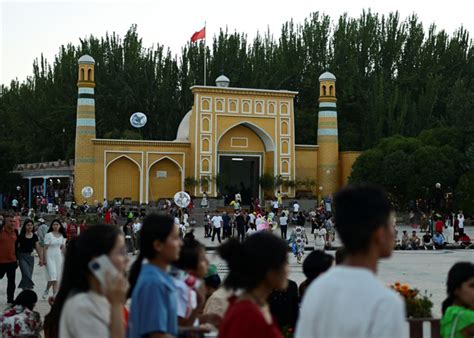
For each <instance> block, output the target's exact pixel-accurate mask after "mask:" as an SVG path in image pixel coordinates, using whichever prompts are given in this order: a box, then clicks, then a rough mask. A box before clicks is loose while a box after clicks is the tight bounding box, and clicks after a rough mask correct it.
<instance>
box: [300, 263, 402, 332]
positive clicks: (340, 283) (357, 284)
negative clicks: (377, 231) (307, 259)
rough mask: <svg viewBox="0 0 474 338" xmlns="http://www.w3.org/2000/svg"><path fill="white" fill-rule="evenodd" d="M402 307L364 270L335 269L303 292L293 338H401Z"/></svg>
mask: <svg viewBox="0 0 474 338" xmlns="http://www.w3.org/2000/svg"><path fill="white" fill-rule="evenodd" d="M407 333H408V329H407V324H406V322H405V305H404V303H403V301H402V299H401V297H400V296H399V295H397V294H396V293H395V292H394V291H392V290H390V289H389V288H388V287H386V286H385V285H384V284H382V283H381V282H380V281H379V280H378V279H377V278H376V277H375V275H374V274H373V273H372V272H371V271H369V270H367V269H364V268H354V267H348V266H337V267H335V268H332V269H331V270H329V271H328V272H326V273H324V274H323V275H322V276H320V277H319V278H317V279H316V280H315V281H314V282H313V283H311V285H310V286H309V288H308V290H307V291H306V293H305V295H304V298H303V303H302V307H301V311H300V317H299V320H298V324H297V326H296V335H295V337H296V338H320V337H321V338H336V337H337V338H345V337H347V338H349V337H350V338H359V337H360V338H381V337H384V338H389V337H390V338H391V337H393V338H405V337H408V335H407Z"/></svg>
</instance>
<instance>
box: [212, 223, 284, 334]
mask: <svg viewBox="0 0 474 338" xmlns="http://www.w3.org/2000/svg"><path fill="white" fill-rule="evenodd" d="M262 248H264V249H263V250H262ZM218 252H219V255H220V256H221V257H222V258H223V259H224V260H225V261H226V262H227V264H228V267H229V274H228V275H227V278H226V279H225V281H224V285H225V286H226V287H228V288H230V289H234V290H237V289H240V290H243V293H242V295H241V296H239V297H238V298H237V297H232V298H231V299H230V306H229V308H228V309H227V311H226V313H225V315H224V319H223V321H222V323H221V325H220V327H219V337H220V338H234V337H235V338H241V337H246V338H261V337H266V338H280V337H282V335H281V332H280V330H279V328H278V324H277V323H276V321H275V320H274V318H273V317H272V315H271V313H270V308H269V305H268V301H267V299H268V297H269V295H270V293H271V292H272V291H273V290H284V289H285V288H286V287H287V284H288V280H287V277H288V245H287V244H286V242H285V241H284V240H282V239H281V238H278V237H276V236H275V235H272V234H270V233H266V232H259V233H256V234H254V235H252V236H250V237H249V238H248V239H247V240H246V241H245V242H243V243H239V241H238V240H236V239H233V238H231V239H229V240H228V241H227V242H226V243H224V244H223V245H222V246H220V247H219V249H218Z"/></svg>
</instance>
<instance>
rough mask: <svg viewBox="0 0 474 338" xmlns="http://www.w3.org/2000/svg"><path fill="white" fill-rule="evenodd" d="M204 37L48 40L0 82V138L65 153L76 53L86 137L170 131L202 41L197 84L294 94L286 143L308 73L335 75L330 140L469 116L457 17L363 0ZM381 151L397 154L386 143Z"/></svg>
mask: <svg viewBox="0 0 474 338" xmlns="http://www.w3.org/2000/svg"><path fill="white" fill-rule="evenodd" d="M209 40H210V41H208V42H207V46H206V47H205V45H204V43H202V42H201V43H194V44H191V43H190V42H188V43H185V44H184V45H183V47H182V48H181V51H180V52H179V53H178V54H177V55H174V54H173V53H172V52H171V51H170V50H169V49H167V48H166V47H165V46H163V45H161V44H159V43H158V44H155V45H153V46H152V47H146V46H144V45H143V42H142V39H141V38H140V36H139V33H138V29H137V27H136V26H135V25H133V26H132V27H131V28H130V29H129V30H128V32H127V33H126V34H125V36H124V37H120V36H119V35H117V34H116V33H112V34H106V35H105V36H103V37H95V36H89V37H87V38H84V39H81V40H80V44H79V45H77V46H76V45H73V44H68V45H66V46H64V45H63V46H60V47H59V50H58V53H57V55H56V57H55V59H54V60H45V59H44V58H43V56H40V57H39V58H38V59H36V60H34V63H33V73H32V75H31V76H29V77H28V78H27V79H26V80H25V81H21V82H20V81H19V80H12V81H11V83H10V84H9V85H8V86H6V87H3V88H2V95H1V96H0V126H1V127H2V131H3V132H2V133H1V136H0V143H2V144H6V145H8V147H10V148H11V149H12V151H13V154H14V161H15V162H29V161H40V160H56V159H58V158H66V159H67V158H72V157H73V154H74V137H75V114H76V98H77V87H76V82H77V60H78V58H79V57H80V56H81V55H83V54H89V55H91V56H92V57H94V59H95V60H96V72H95V78H96V84H97V87H96V95H95V98H96V119H97V135H98V137H106V138H119V137H120V138H133V137H139V138H143V139H164V140H170V139H174V137H175V135H176V130H177V127H178V124H179V122H180V121H181V119H182V117H183V116H184V115H185V114H186V112H187V111H189V109H191V107H192V103H193V97H192V93H191V91H190V90H189V87H190V86H192V85H195V84H202V83H203V79H202V76H203V75H202V74H203V56H204V48H207V53H206V55H207V60H206V62H207V79H208V83H213V80H214V79H215V78H217V77H218V76H219V75H220V74H221V73H222V72H224V73H225V74H226V75H227V76H228V77H229V78H230V79H231V86H235V87H254V88H268V89H288V90H296V91H298V92H299V95H298V96H297V98H296V100H295V115H296V116H295V128H296V133H295V134H296V142H297V143H303V144H314V143H316V123H317V118H316V114H317V109H318V108H317V107H318V101H317V99H318V88H319V82H318V77H319V75H320V74H321V73H322V72H324V71H325V70H329V71H331V72H333V73H334V74H335V75H336V77H337V97H338V112H339V118H338V119H339V121H338V123H339V135H340V146H341V149H342V150H365V149H369V148H371V147H374V146H375V145H377V144H378V142H379V141H380V140H381V139H382V138H385V137H389V136H392V135H395V134H400V135H403V136H407V137H414V136H417V135H418V134H419V133H420V132H421V131H423V130H424V129H430V128H435V127H440V126H455V127H458V128H460V129H462V130H466V129H470V128H473V126H474V119H473V118H472V115H473V113H472V112H473V111H474V82H473V76H472V75H473V73H474V58H473V54H474V49H473V45H472V42H471V40H470V38H469V34H468V32H467V31H466V30H465V29H464V28H463V27H460V28H459V29H458V30H457V31H456V32H455V33H454V34H452V35H451V36H450V35H448V34H447V33H446V32H445V31H444V30H442V29H441V30H439V29H437V27H436V26H435V25H434V24H433V25H431V26H429V27H425V26H424V25H423V24H422V23H421V22H420V20H419V19H418V18H417V16H416V15H412V16H410V17H408V18H405V19H402V18H400V15H399V13H397V12H395V13H390V14H388V15H379V14H377V13H373V12H371V11H370V10H368V11H363V12H362V14H361V15H360V16H359V17H358V18H352V17H349V16H347V15H342V16H340V17H339V18H337V19H336V20H334V21H332V20H331V18H330V17H329V16H327V15H324V14H320V13H318V12H316V13H312V14H310V15H309V16H308V17H307V19H306V20H304V22H302V23H294V22H293V21H289V22H286V23H284V24H283V25H282V28H281V31H280V34H279V37H278V38H275V37H274V35H273V34H272V33H271V32H269V31H267V32H264V33H263V34H262V33H259V34H257V35H256V37H255V38H254V39H253V40H252V41H249V40H248V38H247V36H246V35H245V34H241V33H238V32H229V31H227V30H224V29H222V30H221V31H220V32H219V34H218V35H216V36H214V37H213V38H212V39H209ZM135 111H141V112H144V113H145V114H147V116H148V123H147V125H146V127H145V128H143V129H142V130H141V132H140V133H137V132H136V131H134V130H132V127H131V126H130V124H129V123H128V119H129V117H130V114H131V113H133V112H135ZM307 126H314V128H308V127H307ZM426 137H428V136H426ZM419 139H420V140H421V141H423V140H424V136H422V135H420V137H419ZM408 142H410V141H408ZM453 142H454V141H453ZM407 146H409V145H407ZM451 146H453V147H454V148H456V146H455V145H451ZM426 152H427V153H422V154H421V153H420V154H419V155H420V156H429V153H430V149H427V150H426ZM379 155H380V154H378V153H376V152H375V153H374V152H372V153H371V155H370V156H379ZM390 160H391V161H393V162H397V161H399V160H406V159H405V158H404V155H403V154H402V153H397V154H392V155H391V157H390ZM361 161H362V160H361ZM400 176H401V173H400ZM401 178H402V177H399V178H397V177H393V178H391V180H394V181H393V182H387V184H388V183H390V184H392V183H393V184H395V183H396V182H395V181H396V180H400V179H401ZM397 187H399V189H404V188H403V187H402V186H400V185H398V184H397Z"/></svg>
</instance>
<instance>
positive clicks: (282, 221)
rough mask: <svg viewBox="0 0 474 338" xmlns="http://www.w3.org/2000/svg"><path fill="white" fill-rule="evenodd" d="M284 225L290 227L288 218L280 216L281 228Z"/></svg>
mask: <svg viewBox="0 0 474 338" xmlns="http://www.w3.org/2000/svg"><path fill="white" fill-rule="evenodd" d="M282 225H288V217H286V216H280V226H282Z"/></svg>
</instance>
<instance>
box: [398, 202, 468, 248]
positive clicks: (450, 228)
mask: <svg viewBox="0 0 474 338" xmlns="http://www.w3.org/2000/svg"><path fill="white" fill-rule="evenodd" d="M409 218H410V221H409V222H410V225H411V227H412V228H413V230H412V232H411V234H409V233H408V231H407V230H404V231H403V232H402V234H401V236H400V237H399V236H398V232H397V233H396V237H395V248H396V249H399V250H420V249H421V250H437V249H438V250H439V249H445V248H462V249H471V248H474V245H473V243H472V240H471V238H470V237H469V235H468V234H467V233H466V232H465V231H464V223H465V217H464V214H463V211H462V210H459V212H458V213H457V214H456V213H450V214H448V215H446V217H442V216H441V215H440V214H436V213H435V212H431V215H430V216H429V217H428V216H426V214H425V213H421V218H420V222H419V224H418V223H417V222H416V221H415V214H414V213H413V212H410V215H409ZM418 229H419V231H420V235H418V233H417V230H418Z"/></svg>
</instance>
